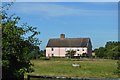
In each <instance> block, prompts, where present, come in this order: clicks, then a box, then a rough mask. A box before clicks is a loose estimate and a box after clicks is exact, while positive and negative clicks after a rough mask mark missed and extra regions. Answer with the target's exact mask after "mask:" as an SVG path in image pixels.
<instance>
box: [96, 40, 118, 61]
mask: <svg viewBox="0 0 120 80" xmlns="http://www.w3.org/2000/svg"><path fill="white" fill-rule="evenodd" d="M119 45H120V42H114V41H113V42H111V41H109V42H107V43H106V45H105V47H100V48H98V49H95V50H94V52H95V54H96V56H97V57H99V58H110V59H119V58H120V46H119Z"/></svg>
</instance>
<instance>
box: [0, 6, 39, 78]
mask: <svg viewBox="0 0 120 80" xmlns="http://www.w3.org/2000/svg"><path fill="white" fill-rule="evenodd" d="M9 5H10V4H9ZM10 6H11V5H10ZM0 16H1V17H2V26H0V27H2V80H23V79H24V73H26V72H32V71H33V69H32V65H33V64H32V63H31V62H30V58H29V57H28V55H29V53H31V51H32V47H34V46H36V45H38V44H40V41H39V40H38V38H35V35H38V34H39V32H37V31H36V28H34V27H32V26H27V24H23V25H22V26H19V25H18V21H19V20H20V17H17V16H15V15H11V16H8V15H7V13H6V12H5V11H4V7H3V12H2V14H0ZM29 32H31V33H32V35H30V36H28V38H24V37H23V35H25V34H27V33H29Z"/></svg>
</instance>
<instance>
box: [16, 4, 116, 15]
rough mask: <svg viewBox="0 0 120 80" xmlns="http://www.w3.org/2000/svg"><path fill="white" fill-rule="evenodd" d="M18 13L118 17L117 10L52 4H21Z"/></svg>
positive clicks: (17, 7) (18, 6) (17, 8)
mask: <svg viewBox="0 0 120 80" xmlns="http://www.w3.org/2000/svg"><path fill="white" fill-rule="evenodd" d="M17 4H19V3H17ZM16 10H17V12H18V13H23V14H26V15H27V14H33V15H42V16H49V17H60V16H90V15H92V16H95V15H96V16H101V15H106V16H109V15H116V14H117V11H115V10H87V9H82V8H74V7H72V6H65V5H58V4H51V3H21V4H19V5H17V6H16Z"/></svg>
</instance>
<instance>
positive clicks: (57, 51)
mask: <svg viewBox="0 0 120 80" xmlns="http://www.w3.org/2000/svg"><path fill="white" fill-rule="evenodd" d="M52 48H53V51H52ZM78 49H79V51H78ZM83 49H84V51H83ZM67 50H75V51H76V54H75V56H78V54H79V55H82V54H83V53H88V52H87V51H88V50H87V48H86V47H79V48H78V47H72V48H69V47H46V57H52V56H56V57H65V54H66V51H67ZM52 54H53V55H52Z"/></svg>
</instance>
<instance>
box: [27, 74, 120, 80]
mask: <svg viewBox="0 0 120 80" xmlns="http://www.w3.org/2000/svg"><path fill="white" fill-rule="evenodd" d="M31 78H32V79H31ZM35 79H37V80H120V78H67V77H62V76H61V77H60V76H59V77H55V76H33V75H28V77H27V80H35Z"/></svg>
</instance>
